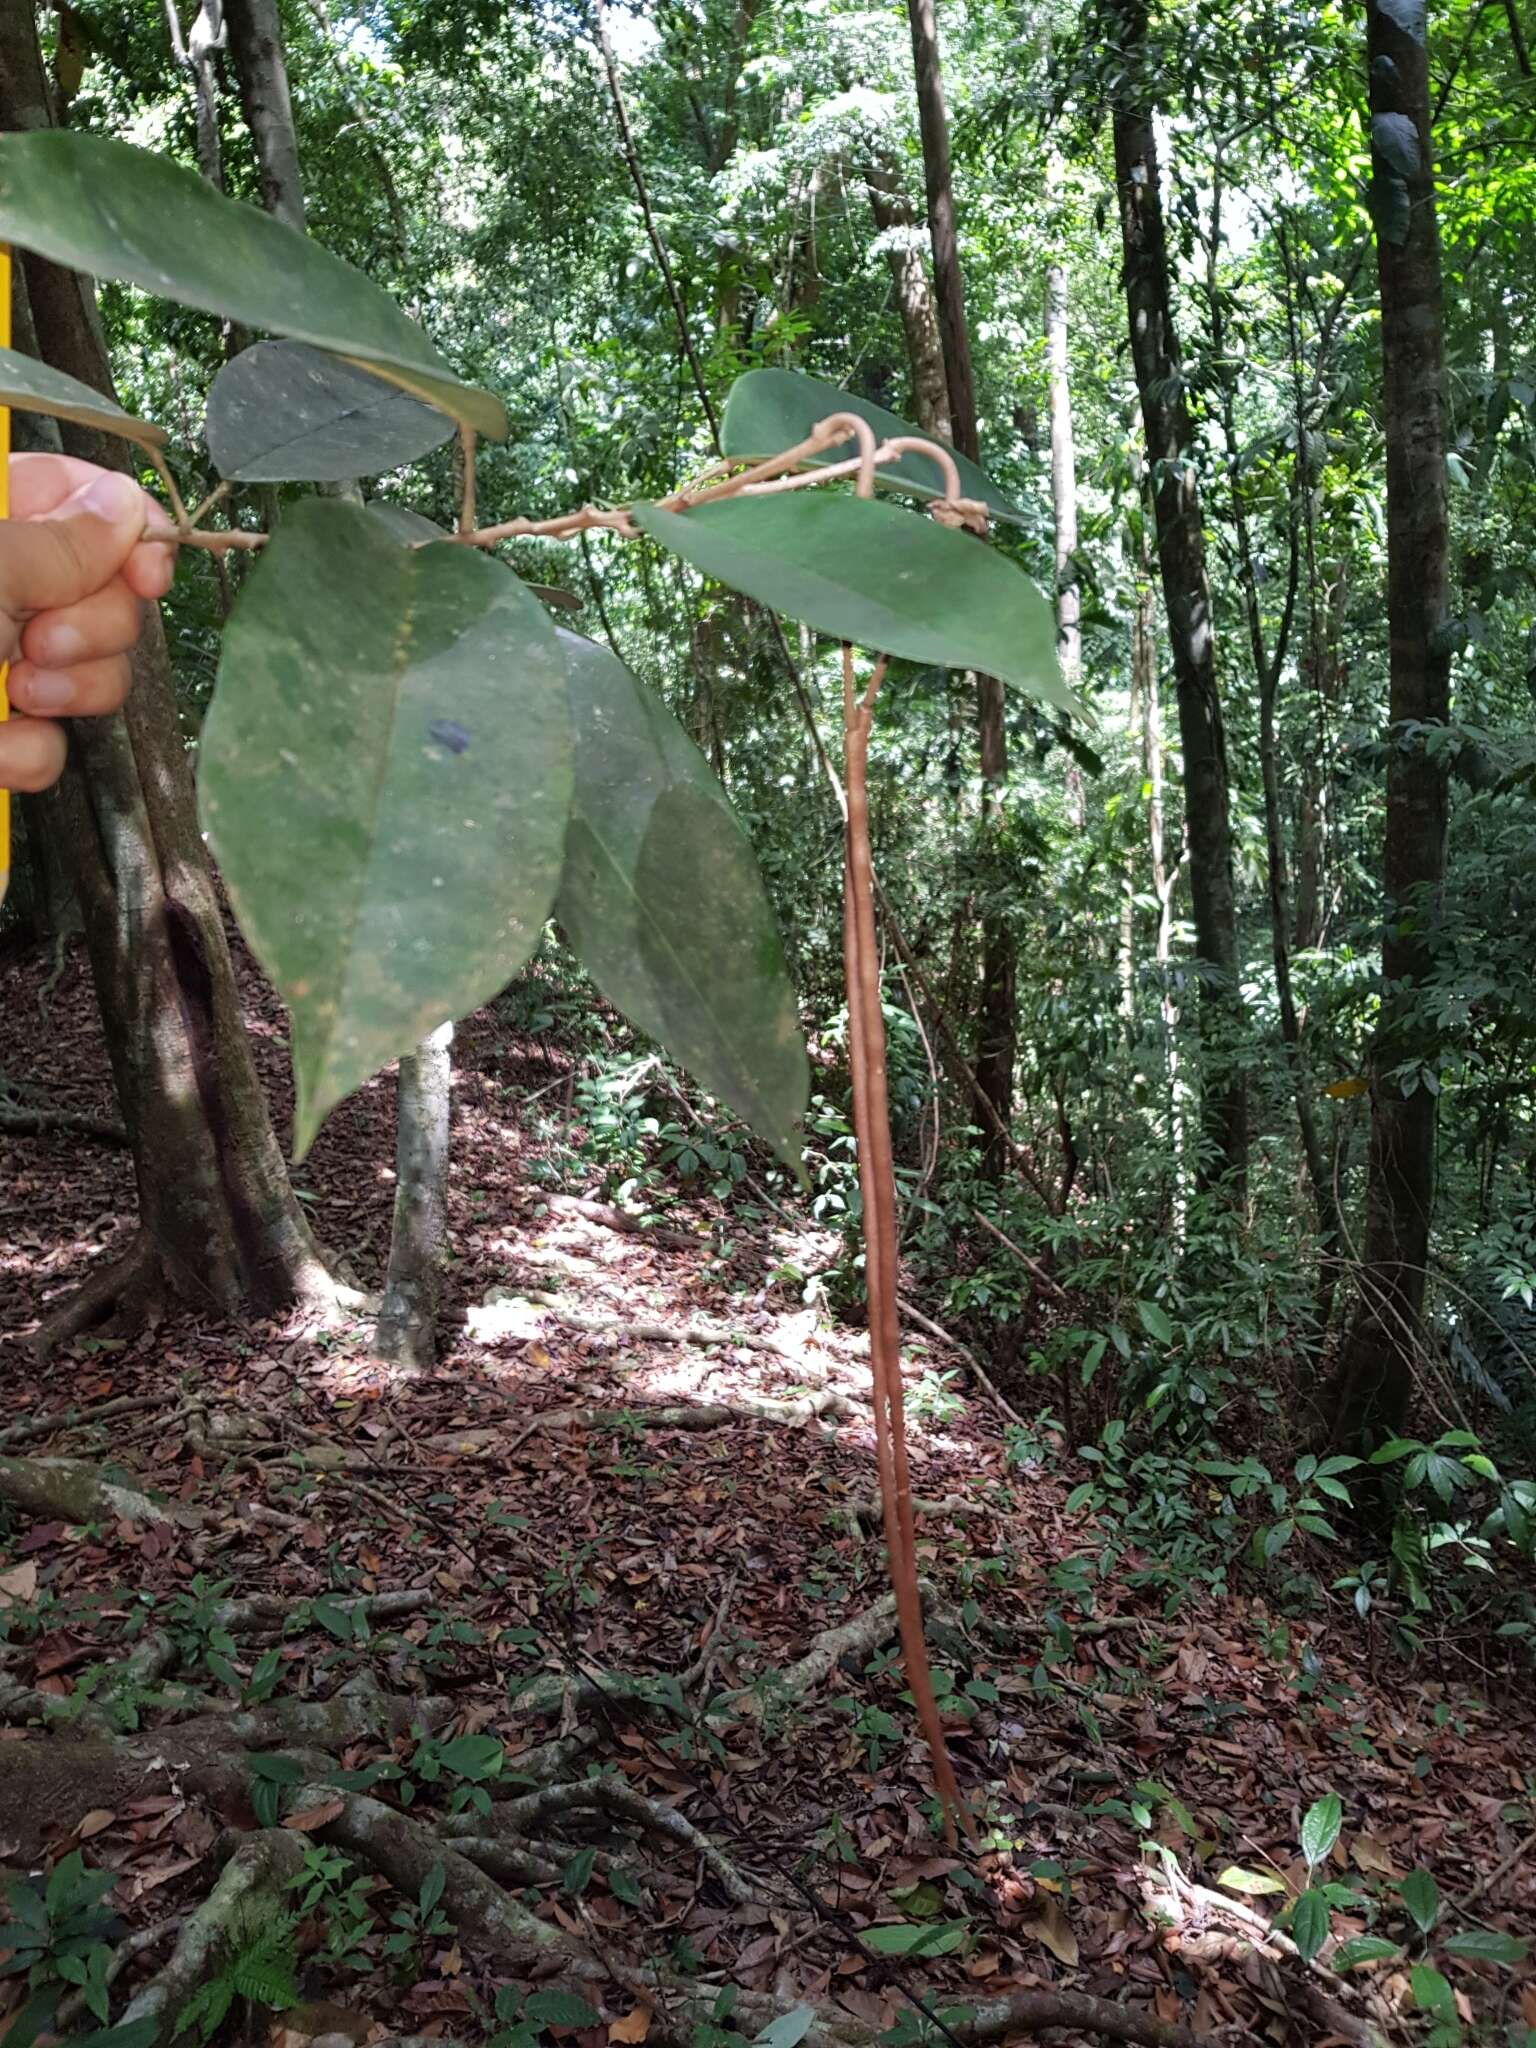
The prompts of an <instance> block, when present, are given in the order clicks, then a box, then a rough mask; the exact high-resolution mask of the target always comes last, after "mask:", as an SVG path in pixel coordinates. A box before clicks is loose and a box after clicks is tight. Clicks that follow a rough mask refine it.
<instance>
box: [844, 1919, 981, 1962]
mask: <svg viewBox="0 0 1536 2048" xmlns="http://www.w3.org/2000/svg"><path fill="white" fill-rule="evenodd" d="M970 1931H971V1929H970V1923H969V1921H966V1920H946V1921H944V1922H943V1923H942V1924H941V1925H938V1926H934V1925H932V1924H930V1925H928V1926H912V1925H910V1924H909V1923H908V1922H906V1921H898V1922H897V1923H896V1925H895V1926H892V1927H866V1928H865V1929H864V1931H863V1933H862V1935H861V1937H860V1938H861V1940H862V1941H863V1942H864V1944H865V1946H866V1947H868V1948H872V1949H873V1950H874V1951H875V1953H876V1955H881V1956H910V1955H914V1954H922V1955H925V1956H947V1955H948V1954H949V1953H950V1952H951V1951H952V1950H953V1949H957V1948H959V1947H960V1946H961V1945H962V1944H963V1943H964V1941H965V1939H966V1937H967V1936H968V1935H969V1933H970Z"/></svg>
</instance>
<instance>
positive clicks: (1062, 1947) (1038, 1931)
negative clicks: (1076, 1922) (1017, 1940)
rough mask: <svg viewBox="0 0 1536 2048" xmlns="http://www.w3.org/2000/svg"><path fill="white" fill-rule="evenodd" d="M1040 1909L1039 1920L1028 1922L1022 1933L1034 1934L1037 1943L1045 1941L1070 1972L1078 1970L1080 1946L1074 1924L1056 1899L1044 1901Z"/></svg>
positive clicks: (1045, 1899) (1041, 1902)
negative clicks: (1073, 1928)
mask: <svg viewBox="0 0 1536 2048" xmlns="http://www.w3.org/2000/svg"><path fill="white" fill-rule="evenodd" d="M1040 1907H1041V1911H1040V1916H1039V1918H1038V1919H1036V1920H1026V1921H1025V1923H1024V1925H1023V1927H1022V1928H1021V1929H1020V1930H1019V1931H1020V1933H1022V1934H1032V1935H1033V1936H1034V1938H1035V1939H1036V1941H1043V1942H1044V1943H1045V1945H1046V1947H1047V1948H1048V1949H1049V1950H1050V1952H1051V1954H1052V1955H1053V1956H1055V1958H1056V1960H1057V1961H1058V1962H1059V1963H1065V1964H1066V1966H1067V1968H1068V1969H1069V1970H1073V1969H1076V1967H1077V1958H1078V1946H1077V1936H1076V1935H1075V1934H1074V1933H1073V1932H1072V1923H1071V1922H1070V1921H1069V1920H1068V1918H1067V1916H1066V1914H1065V1913H1064V1912H1063V1911H1062V1910H1061V1907H1060V1905H1059V1904H1058V1903H1057V1901H1056V1900H1055V1899H1052V1898H1044V1899H1042V1900H1041V1901H1040Z"/></svg>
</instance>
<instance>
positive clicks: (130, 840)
mask: <svg viewBox="0 0 1536 2048" xmlns="http://www.w3.org/2000/svg"><path fill="white" fill-rule="evenodd" d="M50 123H51V117H50V109H49V99H48V91H47V85H46V80H45V77H44V72H43V67H42V61H41V57H40V54H39V49H38V42H37V34H36V28H35V24H34V21H33V16H32V11H31V10H30V9H29V8H24V7H10V8H5V9H3V10H0V126H3V127H4V128H5V129H7V130H14V129H34V128H39V127H46V126H49V125H50ZM18 279H19V280H24V287H25V294H26V297H27V302H28V307H29V314H30V318H31V320H32V322H33V328H34V332H35V335H36V339H37V343H38V352H39V354H40V355H41V356H42V358H43V359H44V360H45V361H47V362H49V363H52V364H53V365H54V366H55V367H56V368H57V369H60V370H63V371H66V372H67V373H68V374H69V375H70V376H72V377H76V378H78V379H79V380H80V381H81V382H82V383H85V384H89V385H92V386H93V387H94V388H95V389H97V390H99V391H103V392H106V393H109V394H110V393H111V391H112V377H111V371H110V368H109V365H108V362H107V355H106V348H105V345H104V342H103V340H102V335H101V330H100V325H99V322H98V319H97V314H96V304H95V298H94V295H93V293H92V291H91V288H90V286H89V284H88V282H86V281H85V280H82V279H81V278H79V277H77V276H76V275H75V274H74V273H73V272H71V271H66V270H61V269H59V268H57V267H56V266H55V265H53V264H51V263H44V262H41V261H40V260H38V259H37V258H35V257H28V258H27V259H26V261H25V264H24V265H19V266H18ZM63 439H64V446H65V448H66V449H67V450H68V451H69V452H70V453H71V454H74V455H79V456H83V457H85V458H87V459H88V460H91V461H94V462H99V463H101V464H103V465H105V466H107V467H110V468H117V469H127V468H131V464H130V463H129V461H128V459H127V456H126V455H125V452H124V447H123V444H122V443H121V442H120V441H117V440H116V439H114V438H113V437H111V436H106V435H100V434H96V433H94V432H92V431H91V430H90V429H88V428H82V427H76V426H73V425H70V424H67V423H66V424H65V425H64V428H63ZM38 814H39V815H40V816H41V817H42V819H43V820H44V826H45V829H47V830H48V831H50V832H52V833H53V834H54V835H55V840H56V844H58V845H59V846H61V847H62V848H63V850H64V852H65V855H66V858H67V860H68V862H69V865H70V868H71V879H72V881H73V883H74V887H75V890H76V894H77V896H78V899H79V902H80V907H81V914H82V918H83V922H84V928H85V936H86V945H87V949H88V951H89V955H90V961H91V971H92V975H93V977H94V980H95V983H96V991H97V996H98V999H99V1001H100V1005H101V1012H102V1020H103V1024H104V1027H105V1032H106V1038H107V1048H108V1052H109V1055H110V1057H111V1061H112V1069H113V1078H114V1080H115V1082H116V1085H117V1093H118V1100H119V1103H120V1105H121V1108H122V1112H123V1121H124V1123H125V1124H126V1126H127V1128H128V1131H129V1133H130V1136H131V1138H132V1141H133V1150H134V1165H135V1171H136V1176H137V1181H138V1194H139V1213H140V1218H141V1221H142V1223H143V1226H144V1229H145V1231H146V1232H147V1234H148V1236H149V1238H150V1241H151V1243H152V1246H153V1250H154V1254H155V1259H156V1262H157V1264H158V1267H159V1272H160V1277H161V1278H162V1279H163V1281H164V1282H165V1283H166V1284H167V1285H168V1286H169V1287H170V1288H171V1289H172V1290H173V1291H174V1292H176V1293H177V1294H179V1295H181V1296H182V1297H183V1298H184V1299H185V1300H187V1301H189V1302H193V1303H196V1304H199V1305H202V1306H206V1307H208V1308H210V1309H213V1310H215V1311H217V1312H219V1313H223V1314H234V1313H238V1312H240V1311H242V1310H244V1311H254V1312H256V1313H263V1314H264V1313H270V1312H274V1311H277V1310H279V1309H282V1308H286V1307H288V1306H290V1305H291V1304H292V1303H293V1302H294V1301H296V1300H300V1299H315V1300H325V1301H329V1300H331V1299H332V1298H333V1297H334V1288H333V1286H332V1283H331V1281H330V1277H329V1275H328V1274H327V1273H326V1272H325V1269H324V1267H323V1266H322V1265H321V1263H320V1260H319V1258H318V1256H317V1254H316V1252H315V1249H314V1246H313V1243H312V1241H311V1239H310V1236H309V1232H308V1228H307V1226H306V1224H305V1222H304V1219H303V1217H302V1215H301V1214H300V1211H299V1207H298V1204H297V1202H296V1201H295V1200H294V1197H293V1193H292V1190H291V1188H290V1186H289V1183H288V1176H287V1171H286V1168H285V1166H284V1163H283V1158H282V1153H281V1151H280V1149H279V1147H278V1144H277V1140H276V1138H275V1136H274V1134H273V1131H272V1125H271V1120H270V1118H269V1115H268V1111H267V1105H266V1100H265V1098H264V1096H263V1095H262V1092H261V1087H260V1084H259V1082H258V1080H257V1078H256V1071H255V1067H254V1065H253V1063H252V1060H251V1055H250V1048H249V1044H248V1042H247V1039H246V1034H245V1022H244V1018H243V1016H242V1014H241V1008H240V1002H239V996H238V991H237V989H236V986H235V978H234V970H233V967H232V964H231V961H230V954H229V947H228V944H227V941H226V939H225V935H224V925H223V919H222V914H221V910H220V905H219V901H218V896H217V893H216V891H215V888H214V883H213V876H212V873H211V870H210V868H209V865H208V858H207V855H206V853H205V851H204V848H203V842H202V837H201V835H200V833H199V830H198V824H197V807H196V801H195V798H194V795H193V789H192V778H191V771H190V769H189V766H188V760H187V752H186V747H185V745H184V742H183V739H182V734H181V729H180V724H179V720H178V717H177V710H176V699H175V690H174V686H173V682H172V676H171V668H170V661H169V658H168V655H167V652H166V646H165V639H164V635H163V633H162V632H161V629H160V621H159V616H158V614H157V613H155V612H154V611H151V612H149V613H148V615H147V617H146V620H145V629H144V633H143V636H142V638H141V640H140V642H139V646H138V649H137V652H136V654H135V657H134V689H133V693H132V696H131V697H130V699H129V702H128V708H127V710H126V712H125V713H124V714H123V715H122V716H120V717H115V718H110V719H91V720H86V721H83V722H82V723H81V724H80V725H79V726H77V727H76V729H75V731H74V734H73V737H72V747H71V766H70V769H69V771H68V772H67V773H66V776H65V778H64V780H63V782H62V783H61V784H60V785H59V787H58V788H57V789H56V790H55V791H53V792H51V793H50V795H49V796H48V798H47V799H45V800H44V801H43V802H42V803H41V804H40V805H39V806H38Z"/></svg>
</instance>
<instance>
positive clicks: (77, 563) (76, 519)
mask: <svg viewBox="0 0 1536 2048" xmlns="http://www.w3.org/2000/svg"><path fill="white" fill-rule="evenodd" d="M143 531H144V498H143V494H142V493H141V492H140V490H139V487H138V485H137V484H136V483H135V482H134V480H133V478H132V477H130V476H124V475H123V474H122V472H121V471H120V470H115V469H103V470H100V471H98V472H97V474H96V475H95V476H93V477H91V478H90V479H89V481H88V482H86V483H84V484H82V485H81V487H80V489H79V490H78V491H76V492H75V493H74V494H73V496H71V497H68V498H66V499H65V500H64V501H63V503H62V504H60V505H56V506H55V507H54V509H53V510H52V511H51V512H47V513H44V514H43V516H42V517H41V518H38V519H16V520H7V521H6V522H5V523H4V524H3V525H0V612H4V613H6V614H8V615H9V617H10V618H12V619H13V620H20V619H22V618H25V617H27V616H28V615H29V614H31V613H33V612H50V611H56V610H57V609H58V608H59V607H60V606H62V605H69V604H78V603H79V602H80V600H81V599H82V598H86V597H90V596H91V595H92V593H93V592H95V591H98V590H100V589H101V588H102V586H103V585H104V584H107V583H110V582H111V581H112V579H113V577H114V576H116V574H117V572H118V571H119V569H121V568H122V566H123V564H124V563H125V562H126V561H127V559H128V557H129V555H130V554H132V552H133V549H134V547H135V545H136V543H137V542H138V540H139V538H140V536H141V535H142V534H143Z"/></svg>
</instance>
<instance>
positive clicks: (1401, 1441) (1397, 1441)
mask: <svg viewBox="0 0 1536 2048" xmlns="http://www.w3.org/2000/svg"><path fill="white" fill-rule="evenodd" d="M1422 1449H1423V1446H1422V1444H1420V1443H1418V1442H1417V1441H1416V1440H1415V1439H1414V1438H1413V1437H1411V1436H1395V1437H1393V1438H1392V1440H1391V1442H1390V1443H1385V1444H1382V1445H1380V1446H1379V1447H1378V1448H1377V1449H1376V1450H1374V1451H1372V1453H1371V1463H1372V1464H1373V1465H1395V1464H1396V1463H1397V1461H1398V1459H1399V1458H1406V1457H1408V1456H1409V1455H1410V1454H1411V1453H1412V1452H1414V1451H1417V1450H1422Z"/></svg>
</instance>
